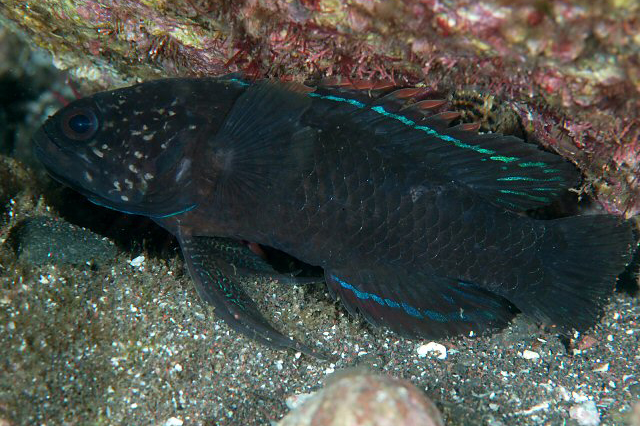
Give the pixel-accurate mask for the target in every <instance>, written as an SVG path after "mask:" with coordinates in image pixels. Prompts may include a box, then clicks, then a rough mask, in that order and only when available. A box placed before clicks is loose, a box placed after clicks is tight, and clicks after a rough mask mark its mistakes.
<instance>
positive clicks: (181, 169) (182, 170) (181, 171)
mask: <svg viewBox="0 0 640 426" xmlns="http://www.w3.org/2000/svg"><path fill="white" fill-rule="evenodd" d="M190 168H191V160H190V159H188V158H183V159H182V160H181V161H180V164H178V173H176V182H179V181H180V180H181V179H182V178H184V177H185V176H186V174H187V172H188V171H189V169H190Z"/></svg>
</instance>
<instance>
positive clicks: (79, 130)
mask: <svg viewBox="0 0 640 426" xmlns="http://www.w3.org/2000/svg"><path fill="white" fill-rule="evenodd" d="M62 130H63V131H64V134H65V136H67V137H68V138H70V139H74V140H79V141H85V140H87V139H90V138H91V137H92V136H93V135H94V134H95V133H96V131H97V130H98V119H97V117H96V116H95V114H94V113H93V112H91V111H90V110H88V109H80V110H73V111H70V112H69V114H67V117H66V118H65V120H63V122H62Z"/></svg>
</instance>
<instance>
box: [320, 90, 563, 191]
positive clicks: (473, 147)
mask: <svg viewBox="0 0 640 426" xmlns="http://www.w3.org/2000/svg"><path fill="white" fill-rule="evenodd" d="M308 95H309V96H311V97H314V98H319V99H326V100H329V101H335V102H343V103H348V104H350V105H353V106H355V107H357V108H365V107H366V106H367V105H366V104H365V103H363V102H360V101H357V100H355V99H349V98H342V97H339V96H334V95H320V94H318V93H309V94H308ZM371 111H373V112H376V113H378V114H381V115H384V116H385V117H388V118H392V119H394V120H397V121H399V122H401V123H402V124H404V125H406V126H410V127H413V128H414V129H416V130H421V131H423V132H425V133H427V134H428V135H430V136H434V137H436V138H438V139H440V140H442V141H445V142H450V143H452V144H453V145H454V146H456V147H458V148H462V149H469V150H472V151H475V152H478V153H480V154H487V155H491V157H489V159H490V160H493V161H500V162H503V163H511V162H514V161H520V160H521V159H520V158H518V157H509V156H502V155H493V154H496V153H497V152H496V151H494V150H491V149H486V148H482V147H481V146H478V145H472V144H468V143H464V142H462V141H461V140H459V139H456V138H454V137H452V136H449V135H445V134H441V133H439V132H437V131H436V130H434V129H432V128H431V127H429V126H424V125H417V124H416V122H415V121H413V120H411V119H409V118H407V117H405V116H403V115H401V114H395V113H392V112H389V111H387V110H385V109H384V107H383V106H380V105H376V106H373V107H371ZM480 161H487V158H481V159H480ZM518 166H520V167H539V168H542V169H544V170H543V172H544V173H557V172H560V170H557V169H549V168H548V164H547V163H545V162H542V161H538V162H524V163H518ZM558 180H562V179H561V178H559V179H558Z"/></svg>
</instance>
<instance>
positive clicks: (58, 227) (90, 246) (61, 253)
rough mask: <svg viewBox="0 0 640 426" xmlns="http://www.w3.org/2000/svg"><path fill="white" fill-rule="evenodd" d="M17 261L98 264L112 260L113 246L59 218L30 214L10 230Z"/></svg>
mask: <svg viewBox="0 0 640 426" xmlns="http://www.w3.org/2000/svg"><path fill="white" fill-rule="evenodd" d="M12 237H13V238H14V239H15V241H14V244H15V247H16V249H17V253H18V257H19V259H20V260H21V261H23V262H27V263H31V264H33V265H43V264H47V263H53V264H72V265H81V264H101V263H105V262H107V261H109V260H111V259H113V258H114V257H115V255H116V247H115V246H114V245H113V243H112V242H111V241H109V240H107V239H106V238H104V237H101V236H99V235H97V234H94V233H93V232H91V231H89V230H86V229H84V228H80V227H78V226H75V225H72V224H70V223H68V222H65V221H63V220H61V219H52V218H49V217H44V216H40V217H34V218H30V219H26V220H24V221H23V222H21V223H20V224H19V225H18V226H16V228H14V230H13V231H12Z"/></svg>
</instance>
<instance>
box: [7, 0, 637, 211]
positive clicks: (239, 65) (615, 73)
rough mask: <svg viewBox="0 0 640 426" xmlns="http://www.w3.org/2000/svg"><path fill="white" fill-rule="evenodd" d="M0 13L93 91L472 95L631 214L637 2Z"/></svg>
mask: <svg viewBox="0 0 640 426" xmlns="http://www.w3.org/2000/svg"><path fill="white" fill-rule="evenodd" d="M0 15H3V16H4V17H5V18H8V20H10V21H12V22H13V24H12V25H14V26H16V27H18V28H20V29H21V30H22V32H23V33H25V34H26V35H27V36H28V37H29V38H30V39H31V40H32V41H33V42H34V43H35V44H37V45H39V46H41V47H44V48H45V49H48V50H50V51H51V52H52V53H53V55H54V59H55V62H56V64H57V65H59V66H60V67H65V68H69V69H70V70H71V71H72V72H73V73H74V74H75V75H77V76H81V77H88V78H89V79H91V80H94V81H96V82H97V83H96V84H95V86H97V87H99V88H107V87H112V86H115V85H121V84H123V83H125V82H131V81H132V80H134V79H137V80H145V79H151V78H157V77H162V76H178V75H218V74H223V73H227V72H233V71H244V72H245V73H247V74H250V75H254V76H256V77H263V76H268V77H276V78H287V79H296V80H309V79H316V78H322V77H341V78H352V79H368V80H385V81H392V82H395V83H396V84H398V85H424V86H426V87H429V88H432V89H433V91H434V92H440V93H446V94H453V95H451V98H450V99H452V100H453V101H455V99H456V98H455V94H456V93H459V92H461V91H463V92H470V91H471V92H475V93H476V94H477V96H478V97H480V98H485V99H486V98H490V99H491V102H492V103H493V104H494V105H496V106H497V110H499V111H500V112H501V114H503V115H504V116H505V117H507V118H506V119H503V118H502V117H501V116H500V117H498V120H497V121H504V120H507V121H513V119H515V120H516V121H517V122H518V123H519V127H520V128H521V129H522V130H523V131H524V135H526V136H527V138H528V139H530V140H535V141H537V142H539V143H540V144H542V145H543V146H544V147H546V148H548V149H550V150H552V151H556V152H558V153H559V154H561V155H563V156H565V157H566V158H567V159H569V160H570V161H572V162H574V163H575V164H576V165H577V166H578V167H580V168H581V170H582V171H583V172H584V175H585V180H584V182H583V185H582V186H581V188H580V191H581V192H583V193H587V194H591V195H594V196H595V197H596V199H597V200H598V201H599V202H600V204H601V205H602V206H603V207H604V208H605V209H606V210H607V211H609V212H612V213H616V214H620V215H624V216H626V217H632V216H634V215H637V214H638V213H640V182H639V179H638V174H639V172H640V120H639V111H640V36H639V35H638V34H640V18H638V17H639V16H640V3H639V2H637V1H631V0H626V1H625V0H622V1H617V2H585V1H580V0H571V1H569V0H567V1H538V0H523V1H518V2H504V1H498V0H493V1H471V0H448V1H442V0H439V1H436V0H404V1H397V2H384V1H371V0H354V1H350V2H339V1H335V0H298V1H291V0H276V1H260V0H244V1H233V2H231V1H213V0H176V1H171V2H169V1H166V0H149V1H143V2H140V1H132V0H100V1H95V0H83V1H77V2H69V1H65V0H42V1H39V2H24V1H18V0H6V1H3V2H2V3H0ZM97 87H96V88H97ZM453 104H455V102H453ZM509 117H511V118H509ZM471 118H474V117H471ZM475 118H477V117H475ZM483 127H485V128H484V129H483V130H495V131H503V130H504V129H502V128H500V127H498V128H492V127H491V126H488V127H487V126H483Z"/></svg>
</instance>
